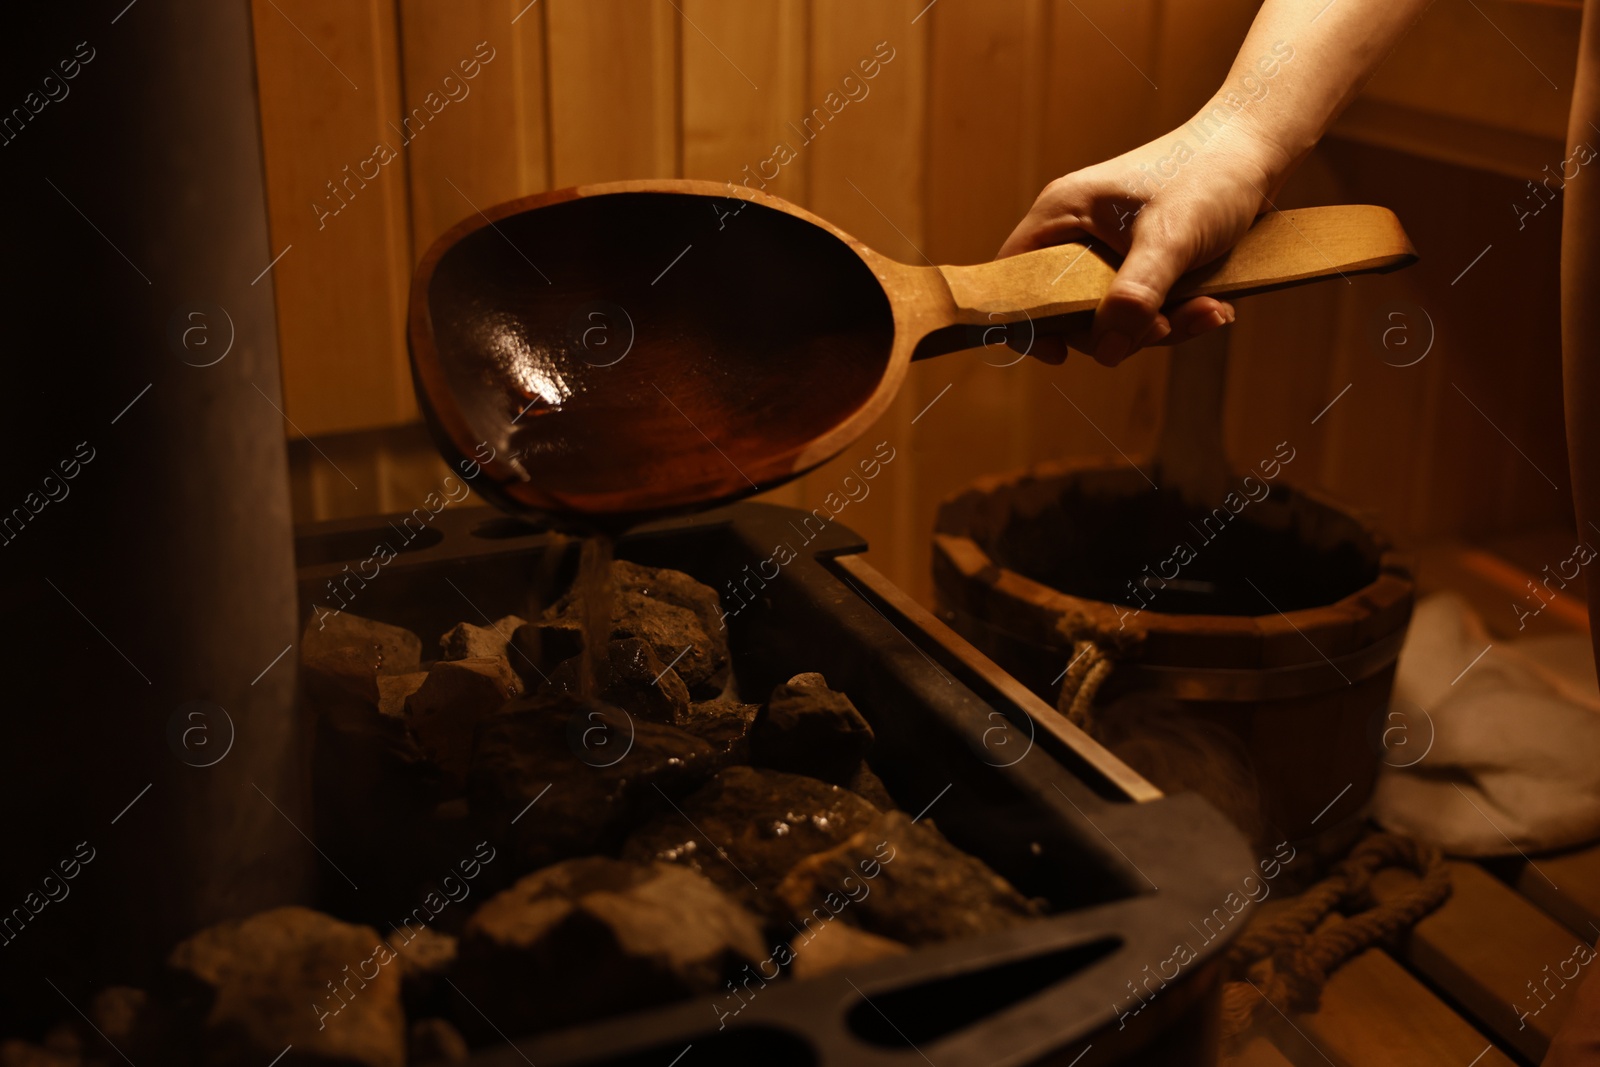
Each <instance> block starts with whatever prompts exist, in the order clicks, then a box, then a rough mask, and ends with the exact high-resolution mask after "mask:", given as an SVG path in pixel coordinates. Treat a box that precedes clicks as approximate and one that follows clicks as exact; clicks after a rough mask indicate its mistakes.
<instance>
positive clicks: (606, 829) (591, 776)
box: [467, 695, 721, 869]
mask: <svg viewBox="0 0 1600 1067" xmlns="http://www.w3.org/2000/svg"><path fill="white" fill-rule="evenodd" d="M602 742H603V743H602ZM624 753H625V754H624ZM720 766H721V762H720V760H719V759H718V757H717V755H716V753H715V751H714V750H713V749H712V747H711V745H709V744H707V743H706V742H705V741H702V740H701V739H700V738H698V737H695V736H694V735H692V734H689V733H686V732H685V731H683V730H680V729H678V728H677V727H674V726H668V725H665V724H663V723H653V722H647V721H645V720H642V719H635V718H632V717H631V716H628V715H627V714H626V713H624V712H621V711H618V710H616V709H611V710H610V711H605V710H603V709H595V708H592V707H590V706H587V705H584V704H582V703H580V702H578V701H576V700H573V699H572V698H570V697H566V696H559V695H558V696H556V697H555V698H553V699H552V698H549V697H544V696H538V697H524V698H522V699H520V700H517V701H515V702H513V703H512V704H509V705H507V706H506V707H505V708H504V709H503V710H502V711H501V713H499V714H497V715H495V716H494V717H493V718H492V719H491V720H489V721H488V722H487V723H485V725H484V726H483V728H482V730H481V731H480V733H479V735H478V740H477V745H476V748H475V750H474V754H473V759H472V767H471V771H470V773H469V775H468V783H467V787H468V796H469V799H470V803H471V807H472V812H473V814H474V816H476V817H478V818H480V819H485V820H489V821H491V822H497V823H498V825H499V827H500V829H499V830H498V831H496V832H497V833H498V834H499V836H498V837H496V838H495V840H497V841H498V840H506V841H508V842H509V843H510V844H511V846H512V851H513V854H514V857H515V862H517V863H518V864H521V865H522V869H527V868H529V867H540V866H543V865H545V864H547V863H552V862H554V861H556V860H560V859H566V858H568V857H570V856H579V855H584V854H586V853H592V852H600V851H606V850H608V849H609V848H611V847H614V846H615V845H616V844H617V843H619V842H620V840H621V838H622V836H623V835H624V833H625V832H626V830H627V828H628V827H629V826H630V825H632V824H633V823H634V822H636V821H637V820H638V819H639V818H640V817H642V816H643V815H645V814H647V813H648V812H651V811H654V810H655V809H656V808H663V807H666V806H667V804H666V798H667V797H674V798H676V797H681V796H683V795H684V794H686V793H688V792H690V791H691V790H693V789H694V788H696V787H697V786H699V785H700V784H701V783H703V782H704V781H705V780H706V779H708V778H709V777H711V775H712V774H714V773H715V772H716V771H717V770H718V768H719V767H720ZM546 787H548V789H547V788H546ZM541 794H542V795H541ZM535 798H539V799H538V803H537V804H536V805H534V806H533V807H532V808H529V807H528V804H529V803H530V802H531V801H533V800H534V799H535Z"/></svg>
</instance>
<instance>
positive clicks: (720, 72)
mask: <svg viewBox="0 0 1600 1067" xmlns="http://www.w3.org/2000/svg"><path fill="white" fill-rule="evenodd" d="M679 6H680V7H681V8H682V9H683V16H682V18H683V22H684V25H683V26H682V27H680V33H681V36H682V41H683V120H682V129H683V176H684V177H685V178H704V179H707V180H711V181H731V182H734V183H736V184H744V183H746V182H750V183H751V184H753V185H754V186H755V187H758V188H759V187H761V186H760V183H762V182H765V183H766V185H765V191H767V192H769V193H771V194H773V195H774V196H781V197H783V198H784V199H785V200H792V201H794V202H795V203H797V204H804V203H805V202H806V182H805V174H806V171H805V166H804V161H803V159H802V153H803V152H804V150H805V147H806V141H805V134H804V132H803V131H802V129H801V128H800V125H799V124H800V123H801V121H802V118H803V116H804V115H805V114H806V111H807V104H806V101H805V90H806V62H807V48H806V46H807V27H806V9H805V7H804V5H803V4H802V3H800V0H777V2H775V3H766V4H750V3H746V2H743V0H682V2H681V3H680V5H679ZM779 146H782V147H783V148H785V149H787V153H788V154H790V155H792V156H793V157H794V159H793V161H792V162H789V163H780V162H779V161H780V160H781V159H783V158H785V155H784V154H783V153H778V152H776V151H775V149H776V148H778V147H779ZM768 175H775V176H774V177H771V178H770V179H769V178H768Z"/></svg>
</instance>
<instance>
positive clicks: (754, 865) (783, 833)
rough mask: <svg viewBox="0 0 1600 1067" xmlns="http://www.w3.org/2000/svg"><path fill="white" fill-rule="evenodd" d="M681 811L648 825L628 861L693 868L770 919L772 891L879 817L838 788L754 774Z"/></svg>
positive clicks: (746, 772)
mask: <svg viewBox="0 0 1600 1067" xmlns="http://www.w3.org/2000/svg"><path fill="white" fill-rule="evenodd" d="M678 807H679V808H681V809H682V810H681V812H680V811H674V810H671V809H668V810H665V811H663V812H661V813H659V814H658V815H657V816H656V817H655V818H653V819H651V820H650V821H649V822H647V823H645V824H644V825H643V826H641V827H640V828H639V829H638V831H636V832H635V833H634V834H633V835H632V836H631V837H630V838H629V839H628V841H627V843H626V844H625V845H624V846H623V849H622V856H623V858H624V859H632V860H636V861H638V862H641V863H643V862H649V861H652V860H654V861H659V862H665V863H673V864H679V865H682V866H685V867H688V868H690V869H691V870H695V871H698V872H699V873H701V874H703V875H705V876H706V877H707V878H709V879H710V880H711V881H712V882H714V883H716V884H717V886H719V887H720V888H721V889H722V890H723V891H725V892H727V893H729V894H731V895H733V896H734V897H735V898H737V899H738V900H740V901H742V902H743V903H744V904H745V906H746V907H748V908H750V909H752V910H754V911H756V912H758V913H761V914H764V915H768V916H771V915H773V914H775V912H774V906H775V904H776V901H775V898H774V897H773V896H772V892H773V890H774V889H775V888H776V887H777V885H778V883H779V882H781V881H782V880H783V877H784V875H786V874H788V873H789V870H790V869H791V868H792V867H794V866H795V864H797V863H799V862H800V861H801V860H803V859H805V858H806V857H807V856H810V855H811V854H813V853H816V852H821V851H823V850H824V849H831V848H833V847H835V846H836V845H839V844H840V843H842V842H844V841H845V840H847V839H848V838H849V837H850V835H851V834H853V833H855V832H856V831H858V830H860V829H862V828H863V827H865V826H868V825H870V824H871V823H872V821H873V819H874V818H875V817H876V816H877V815H878V810H877V809H876V808H874V807H873V806H872V805H871V804H868V803H867V802H866V801H865V800H862V799H861V798H860V797H858V796H856V795H855V794H854V793H851V792H850V791H849V790H846V789H842V788H840V787H839V786H836V785H830V784H828V783H827V782H820V781H818V780H816V779H815V778H805V777H802V776H801V775H798V774H785V773H783V772H781V771H771V770H757V769H755V768H753V767H729V768H728V769H727V770H725V771H722V772H721V773H719V774H718V775H717V776H716V777H715V778H713V779H712V780H711V781H710V782H708V783H706V785H705V786H703V787H702V788H700V789H698V790H696V791H695V792H694V793H692V794H691V795H689V796H688V797H686V798H684V799H683V800H682V801H681V802H680V803H679V805H678Z"/></svg>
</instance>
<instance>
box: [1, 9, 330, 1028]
mask: <svg viewBox="0 0 1600 1067" xmlns="http://www.w3.org/2000/svg"><path fill="white" fill-rule="evenodd" d="M41 9H42V10H41ZM7 20H8V27H7V30H6V32H5V33H4V34H3V35H0V56H3V62H0V232H3V233H4V237H5V239H4V241H3V242H0V254H3V255H4V258H5V260H6V267H5V271H4V283H3V286H0V314H3V320H0V329H3V333H0V336H3V337H4V339H5V340H4V344H5V351H6V356H5V360H4V364H3V377H0V383H3V388H0V404H3V409H0V411H3V418H0V425H3V426H4V427H5V429H4V438H3V440H4V441H5V445H6V447H5V449H4V455H5V463H4V464H3V465H0V540H3V542H4V543H0V582H3V584H0V589H3V597H4V599H3V609H0V610H3V611H4V613H5V617H6V618H7V620H8V625H7V629H8V631H9V635H8V637H7V639H6V645H7V657H6V663H7V666H6V672H5V673H6V676H7V680H6V684H5V688H4V690H3V691H0V707H3V708H4V711H3V712H0V714H3V715H4V717H5V724H6V726H5V734H4V735H3V740H0V844H3V847H4V850H5V854H6V856H7V860H6V862H5V863H4V864H3V865H0V987H3V988H0V1002H4V1003H5V1004H7V1005H9V1006H10V1009H11V1010H12V1011H13V1012H14V1013H17V1014H19V1015H21V1016H22V1017H23V1018H24V1019H25V1020H28V1021H35V1020H39V1019H46V1018H50V1017H71V1016H72V1014H73V1013H72V1012H71V1011H70V1010H69V1009H68V1007H67V1005H66V1004H64V1003H62V994H65V995H66V996H68V997H70V998H72V999H74V1002H75V1003H77V1004H81V1003H82V998H83V997H85V996H86V995H87V994H88V993H90V992H92V991H93V989H95V988H97V987H99V986H101V985H104V984H107V983H108V982H111V981H130V980H131V981H134V982H142V981H144V980H145V979H146V978H147V977H148V975H149V973H150V971H151V970H152V968H153V965H154V964H155V963H156V962H157V961H158V960H159V959H160V958H161V956H162V955H164V953H165V952H166V950H167V949H168V948H169V947H170V946H171V945H172V943H173V942H174V941H175V940H176V939H177V938H179V937H181V936H182V935H184V934H185V933H187V932H189V931H191V930H193V929H195V928H197V927H199V926H201V925H204V924H207V923H210V922H213V921H216V920H218V919H220V918H224V917H229V916H237V915H242V914H247V913H249V912H252V911H255V910H258V909H260V908H262V907H266V906H270V905H272V904H276V903H281V902H285V901H289V900H292V899H296V898H301V897H303V896H304V892H305V889H306V886H307V880H308V876H309V875H310V873H311V872H312V870H313V864H314V862H316V854H315V853H314V852H313V851H312V849H311V846H310V845H309V844H308V843H307V841H305V840H304V839H303V838H302V837H301V836H300V835H299V834H298V832H297V831H296V829H295V827H294V825H291V821H292V822H293V823H294V824H298V825H300V826H302V827H309V819H308V818H307V817H306V815H305V812H304V806H303V805H304V802H303V797H304V789H303V777H304V770H303V767H304V760H303V759H302V758H301V754H300V752H299V747H300V743H301V741H300V731H299V729H298V727H297V725H296V723H295V721H294V714H293V712H294V690H295V662H296V656H295V653H294V651H293V650H292V649H291V650H290V651H288V652H287V653H285V652H284V650H285V649H286V648H288V646H289V645H290V644H291V643H292V642H293V641H294V638H295V608H294V591H293V559H292V545H291V532H290V519H289V492H288V480H287V479H288V475H287V461H286V458H285V450H284V432H283V420H282V417H281V415H280V414H279V412H278V410H277V407H279V406H281V400H280V395H279V394H280V390H279V378H278V358H277V347H276V346H277V338H276V333H275V328H274V317H273V316H274V311H273V300H272V275H271V272H270V271H266V270H265V268H267V265H268V264H269V263H270V262H271V261H272V259H273V256H274V255H275V254H276V252H277V251H279V250H277V249H274V248H272V247H270V244H269V239H268V231H267V221H266V201H265V194H264V185H263V173H262V152H261V132H260V121H259V117H258V112H257V107H256V94H255V71H254V60H253V51H252V42H251V28H250V9H249V4H248V0H136V2H134V3H132V4H129V3H128V2H127V0H107V2H104V3H96V4H87V5H77V4H71V5H68V4H59V5H58V4H50V5H27V6H26V7H25V8H19V9H18V10H16V11H12V12H8V14H7ZM69 73H70V74H71V75H72V76H71V77H70V78H69V77H68V74H69ZM41 101H43V103H42V104H41V103H40V102H41ZM19 109H20V110H19ZM291 254H293V253H291ZM264 271H265V273H264ZM224 353H226V354H225V355H224ZM206 364H209V365H206ZM86 457H87V458H86ZM69 471H71V472H72V475H73V476H72V477H70V478H68V477H67V474H68V472H69ZM52 497H54V498H55V499H51V498H52ZM41 501H42V503H41ZM19 508H20V509H21V511H18V510H17V509H19ZM6 519H10V520H11V522H10V524H9V525H5V520H6ZM280 654H282V655H281V658H280ZM189 702H203V703H201V704H193V705H191V704H190V703H189ZM208 705H210V706H214V707H220V708H221V709H223V710H224V711H225V713H226V715H225V716H224V715H222V714H220V713H218V712H217V711H215V710H210V709H209V708H208V707H207V706H208ZM194 712H200V713H201V714H199V715H198V716H197V715H195V714H192V713H194ZM230 724H231V726H230ZM230 733H231V734H232V735H233V736H232V738H231V748H228V749H227V754H226V755H225V756H223V755H222V752H223V751H224V749H225V747H226V746H228V745H229V743H230V737H229V735H230ZM219 756H220V757H221V758H220V759H218V757H219ZM213 761H215V762H213ZM207 763H210V764H211V765H209V766H201V765H200V764H207ZM147 786H148V788H146V787H147ZM75 853H76V854H77V856H78V859H79V862H78V864H77V868H76V871H75V877H73V878H71V879H70V880H69V879H67V878H66V877H65V874H66V872H65V870H63V861H67V868H66V869H67V870H71V869H72V866H71V865H72V862H73V859H74V855H75ZM90 853H92V856H93V858H92V859H90V860H89V861H88V862H86V863H85V862H81V858H82V856H83V855H86V854H90ZM30 894H32V895H30ZM51 895H55V896H59V897H60V899H57V900H50V899H47V898H48V897H49V896H51ZM41 900H43V901H44V903H43V904H42V905H39V906H38V910H37V912H35V911H34V907H33V905H38V902H39V901H41ZM19 908H20V909H23V911H22V912H20V913H19V912H18V911H17V909H19ZM8 919H9V921H8ZM52 983H53V984H54V986H57V987H59V991H58V990H56V989H53V988H52ZM12 1021H13V1022H15V1021H16V1020H12Z"/></svg>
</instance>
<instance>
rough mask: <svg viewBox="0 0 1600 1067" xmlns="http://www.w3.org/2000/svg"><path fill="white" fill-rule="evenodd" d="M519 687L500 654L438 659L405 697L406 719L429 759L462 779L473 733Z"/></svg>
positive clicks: (468, 758) (516, 679)
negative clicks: (416, 686) (471, 657)
mask: <svg viewBox="0 0 1600 1067" xmlns="http://www.w3.org/2000/svg"><path fill="white" fill-rule="evenodd" d="M520 688H521V682H520V681H519V680H518V678H517V676H516V673H515V672H514V671H512V669H511V664H509V663H508V662H506V659H505V657H504V656H493V657H483V658H480V659H459V660H440V661H439V662H438V663H435V664H434V665H433V667H432V669H430V670H429V671H428V677H427V679H426V680H425V681H424V682H423V683H422V685H421V687H420V688H418V689H417V691H416V692H415V693H412V694H411V696H410V697H409V698H407V700H406V719H407V721H408V723H409V724H410V726H411V732H412V733H413V734H414V735H415V736H416V738H417V742H418V744H420V745H421V746H422V750H423V751H424V752H425V753H427V755H428V758H429V759H431V760H432V761H433V763H434V764H435V765H436V766H437V767H438V768H439V769H440V770H442V771H443V772H444V773H445V775H446V776H447V777H449V778H450V779H452V780H454V781H462V782H464V781H465V780H466V773H467V765H468V763H469V761H470V760H471V758H472V734H473V730H474V729H476V727H477V725H478V723H480V722H482V721H483V720H485V719H487V718H488V717H489V716H490V715H492V714H494V713H495V712H496V711H498V710H499V709H500V708H501V706H502V705H504V704H505V703H506V701H508V700H510V699H512V697H514V696H515V695H516V694H517V691H518V690H519V689H520Z"/></svg>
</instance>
